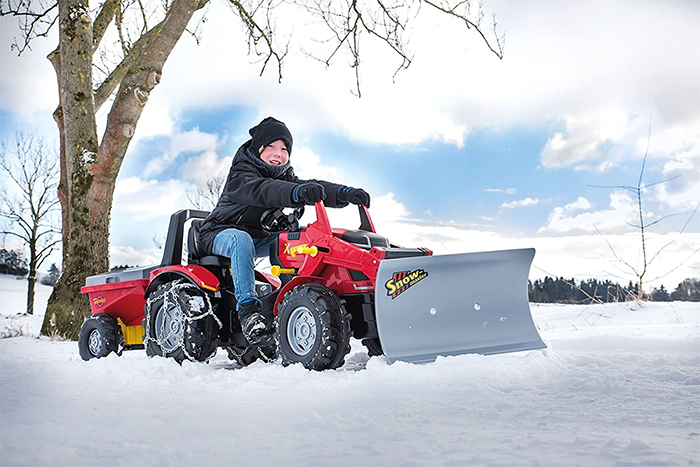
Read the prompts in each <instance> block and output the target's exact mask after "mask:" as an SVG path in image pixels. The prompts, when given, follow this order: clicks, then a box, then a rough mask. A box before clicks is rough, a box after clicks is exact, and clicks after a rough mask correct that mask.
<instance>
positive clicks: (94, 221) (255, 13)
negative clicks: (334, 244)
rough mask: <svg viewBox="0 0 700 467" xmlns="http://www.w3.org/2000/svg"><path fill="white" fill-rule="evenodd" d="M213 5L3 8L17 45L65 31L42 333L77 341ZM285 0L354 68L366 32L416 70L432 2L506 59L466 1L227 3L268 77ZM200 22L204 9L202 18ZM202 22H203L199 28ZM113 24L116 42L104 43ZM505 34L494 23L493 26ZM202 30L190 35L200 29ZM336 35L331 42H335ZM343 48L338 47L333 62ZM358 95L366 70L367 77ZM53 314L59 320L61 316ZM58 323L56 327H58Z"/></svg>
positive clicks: (277, 60) (182, 1)
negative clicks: (133, 150) (417, 44)
mask: <svg viewBox="0 0 700 467" xmlns="http://www.w3.org/2000/svg"><path fill="white" fill-rule="evenodd" d="M208 1H209V0H160V1H156V0H135V1H134V0H103V1H102V3H101V4H100V5H99V7H98V8H97V10H95V11H93V12H91V10H90V6H89V2H88V0H36V1H34V2H29V1H26V0H2V1H1V2H0V15H2V16H7V15H11V16H15V17H18V18H19V20H20V31H21V33H22V35H21V38H20V40H18V41H16V42H15V44H14V47H15V49H16V50H17V51H18V52H20V53H21V52H23V51H25V50H27V48H28V47H29V45H30V43H31V41H32V40H33V39H35V38H37V37H42V36H46V35H47V32H48V30H49V29H50V28H51V27H53V26H54V25H57V26H58V40H59V41H58V44H59V45H58V47H57V48H56V50H54V51H53V52H52V53H51V54H49V57H48V58H49V60H50V61H51V63H52V64H53V66H54V68H55V70H56V77H57V80H58V89H59V106H58V108H57V109H56V111H55V112H54V119H55V120H56V123H57V125H58V129H59V135H60V143H61V145H60V166H61V179H60V185H59V191H58V194H59V199H60V201H61V208H62V222H63V255H64V257H63V258H64V259H63V263H64V267H63V275H62V276H61V279H60V280H59V282H58V284H56V287H55V288H54V292H53V294H52V295H51V298H50V299H49V303H48V305H47V313H46V319H45V320H44V325H43V327H42V333H44V334H58V335H61V336H63V337H67V338H71V339H76V338H77V337H78V332H79V330H80V326H81V324H82V321H83V318H84V317H85V316H88V315H89V314H90V307H89V303H88V300H87V298H85V297H82V296H81V295H80V287H81V286H82V285H83V284H84V283H85V278H86V277H87V276H90V275H93V274H96V273H99V272H104V271H107V269H108V263H109V260H108V257H109V254H108V253H109V251H108V246H109V223H110V211H111V208H112V200H113V194H114V186H115V182H116V179H117V175H118V174H119V170H120V168H121V164H122V161H123V159H124V156H125V155H126V151H127V148H128V147H129V143H130V142H131V139H132V137H133V135H134V131H135V129H136V126H137V124H138V121H139V118H140V117H141V113H142V111H143V108H144V106H145V105H146V103H147V102H148V98H149V95H150V93H151V92H152V91H153V89H154V88H155V86H156V85H157V84H158V83H159V82H160V80H161V76H162V73H163V66H164V65H165V62H166V61H167V59H168V57H169V56H170V53H171V52H172V50H173V48H174V47H175V45H176V44H177V42H178V41H179V40H180V37H181V36H182V34H183V33H184V32H185V31H186V30H187V27H188V25H189V24H190V22H191V19H192V17H193V16H194V15H195V13H196V12H197V11H199V10H201V9H202V8H204V7H205V6H207V4H208ZM283 3H290V4H296V5H301V6H303V7H304V8H305V11H307V12H308V13H310V14H311V15H312V16H315V17H317V18H321V20H322V21H324V22H325V24H326V25H327V26H328V28H329V29H330V31H331V34H330V36H331V37H330V38H324V41H325V43H327V44H331V48H332V49H333V50H339V49H340V48H343V47H346V48H347V50H349V52H350V54H351V56H352V57H353V61H352V66H353V67H354V68H355V70H356V73H358V72H357V70H358V68H359V66H360V42H361V40H362V38H363V37H365V36H368V37H369V38H371V39H374V40H377V41H378V42H380V43H384V44H386V45H387V46H388V47H389V49H390V50H392V51H393V52H395V53H396V54H398V56H399V58H400V60H402V65H401V66H400V68H399V69H404V68H407V67H408V65H409V64H410V59H409V58H410V55H409V54H408V52H406V43H407V39H406V38H404V37H403V34H404V31H405V30H406V26H407V23H408V22H409V20H410V19H411V18H412V17H413V16H415V14H417V13H414V12H417V11H420V8H421V7H422V6H425V7H427V8H431V9H435V10H437V11H440V12H442V13H443V14H445V15H447V16H449V17H451V18H453V19H455V21H461V22H463V23H464V24H465V26H466V28H467V29H471V30H475V31H476V32H477V33H478V34H479V35H480V37H481V38H482V40H484V41H485V42H486V44H487V46H488V47H489V48H490V49H491V50H493V51H494V52H495V53H496V55H497V56H498V57H499V58H500V57H501V56H502V44H503V37H502V36H501V37H499V36H497V35H495V39H494V41H495V44H496V45H495V47H494V46H492V45H491V42H490V41H489V40H487V38H486V34H485V33H484V32H483V31H482V28H481V24H480V23H481V19H482V16H483V15H481V14H480V9H474V11H472V10H471V9H470V5H471V2H470V1H465V0H450V1H447V0H439V1H438V0H433V1H428V0H339V1H331V0H304V1H302V0H296V1H293V0H242V1H235V0H228V4H229V5H230V6H231V9H232V11H233V12H234V14H235V16H237V17H238V19H240V21H241V22H242V26H243V31H244V36H245V38H246V39H247V41H248V45H249V53H250V54H252V55H255V56H257V57H259V59H260V61H261V63H262V70H261V74H262V73H263V72H264V71H265V70H266V69H267V68H268V65H270V64H272V66H274V67H275V71H276V73H277V75H278V77H279V79H280V80H281V79H282V64H283V61H284V58H285V57H286V55H287V51H288V50H289V40H286V41H282V42H283V45H282V46H279V44H278V39H277V30H276V27H275V20H274V13H275V12H276V11H277V10H278V7H280V6H281V5H282V4H283ZM200 19H201V16H200ZM200 24H201V23H200ZM111 25H114V27H113V30H115V32H116V36H117V38H118V39H117V40H116V42H112V43H110V41H106V42H107V43H106V44H104V43H103V38H104V37H105V32H106V31H107V29H108V27H110V26H111ZM493 27H494V30H495V21H494V23H493ZM198 30H199V25H198V26H196V27H195V31H194V32H192V34H194V35H195V36H196V34H197V31H198ZM329 41H330V42H329ZM334 55H335V52H333V53H331V54H330V55H329V56H327V58H326V62H327V63H330V60H331V59H332V58H333V56H334ZM357 77H358V79H357V94H358V95H359V94H360V92H359V89H360V88H359V74H357ZM111 97H113V100H112V101H111V104H110V105H111V108H110V111H109V115H108V117H107V125H106V129H105V132H104V134H103V135H102V137H101V138H100V137H99V136H98V134H97V126H96V123H95V114H96V113H97V111H98V109H100V108H101V107H102V105H104V104H105V103H106V102H108V101H109V99H110V98H111ZM51 318H53V319H51ZM52 323H55V325H54V324H52Z"/></svg>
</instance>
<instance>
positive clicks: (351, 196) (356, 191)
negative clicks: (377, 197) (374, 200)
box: [338, 186, 369, 207]
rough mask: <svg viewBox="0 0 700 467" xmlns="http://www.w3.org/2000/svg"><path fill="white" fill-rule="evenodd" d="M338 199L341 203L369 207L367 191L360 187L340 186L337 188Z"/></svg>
mask: <svg viewBox="0 0 700 467" xmlns="http://www.w3.org/2000/svg"><path fill="white" fill-rule="evenodd" d="M338 201H340V202H341V203H345V202H348V203H352V204H357V205H360V204H364V205H365V206H367V207H369V193H367V192H366V191H365V190H363V189H362V188H353V187H351V186H342V187H340V189H338Z"/></svg>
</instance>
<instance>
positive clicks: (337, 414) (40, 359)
mask: <svg viewBox="0 0 700 467" xmlns="http://www.w3.org/2000/svg"><path fill="white" fill-rule="evenodd" d="M24 287H26V282H24V281H16V280H14V279H13V278H10V277H8V276H0V296H1V297H2V309H1V310H0V320H1V321H0V323H1V324H0V332H2V334H3V336H6V335H16V334H22V336H19V337H12V338H4V339H0V390H1V394H0V465H2V466H14V465H30V466H37V465H52V466H53V465H71V466H73V465H75V466H83V465H85V466H98V465H99V466H110V465H123V466H139V465H144V466H180V465H183V466H218V465H222V466H223V465H241V466H257V465H260V466H306V465H309V466H314V465H317V466H344V465H351V466H383V465H387V466H414V465H415V466H423V465H426V466H428V465H429V466H435V465H451V466H464V465H497V466H515V465H548V466H562V465H584V466H588V465H590V466H608V465H610V466H617V465H619V466H631V465H643V466H649V465H679V466H687V465H700V304H697V303H679V302H674V303H643V304H637V303H626V304H614V305H606V306H599V305H596V306H563V305H547V306H536V305H533V306H532V312H533V316H534V318H535V323H536V324H537V326H538V328H539V330H540V333H541V335H542V337H543V339H544V340H545V342H546V343H547V345H548V346H549V348H548V349H547V350H545V351H532V352H520V353H515V354H507V355H499V356H489V357H483V356H478V355H467V356H461V357H450V358H440V359H438V360H437V361H436V362H435V363H431V364H426V365H410V364H404V363H396V364H394V365H387V363H386V361H385V360H384V358H383V357H375V358H372V359H368V357H367V354H366V353H365V352H364V350H363V348H362V346H361V345H358V344H359V343H358V342H354V343H353V350H352V352H351V355H350V356H349V357H348V358H347V363H346V365H345V367H343V368H341V369H339V370H337V371H327V372H323V373H315V372H309V371H306V370H304V369H303V368H302V367H300V366H294V367H288V368H284V367H282V366H279V365H275V364H267V365H266V364H261V363H256V364H253V365H252V366H250V367H248V368H238V367H237V366H236V365H234V364H232V363H230V362H229V361H228V360H227V359H226V358H224V356H223V355H217V356H216V357H215V358H214V359H213V360H212V361H211V362H210V363H209V364H192V363H188V362H186V363H185V364H184V365H183V366H179V365H177V364H176V363H175V362H174V361H172V360H166V359H160V358H154V359H149V358H147V357H146V355H145V353H144V352H143V351H131V352H124V355H123V356H122V357H117V356H116V355H110V356H109V357H108V358H105V359H101V360H92V361H90V362H84V361H82V360H81V359H80V356H79V355H78V346H77V343H75V342H53V341H51V340H50V339H48V338H44V337H42V338H37V337H36V336H37V334H38V331H39V328H40V326H41V321H42V316H41V315H42V314H43V310H44V308H45V302H46V299H47V298H48V295H49V293H50V290H51V289H50V288H49V287H46V286H42V285H38V293H37V302H38V306H37V308H38V313H37V316H33V317H30V316H26V315H21V314H19V315H18V313H21V311H22V310H23V306H24V300H25V297H24Z"/></svg>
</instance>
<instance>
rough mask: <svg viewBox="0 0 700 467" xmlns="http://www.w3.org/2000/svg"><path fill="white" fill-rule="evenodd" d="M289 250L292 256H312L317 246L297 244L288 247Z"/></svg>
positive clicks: (316, 252)
mask: <svg viewBox="0 0 700 467" xmlns="http://www.w3.org/2000/svg"><path fill="white" fill-rule="evenodd" d="M289 252H290V253H291V254H292V258H294V257H296V255H311V257H312V258H313V257H315V256H316V255H317V254H318V248H317V247H315V246H308V245H298V246H295V247H292V248H290V249H289Z"/></svg>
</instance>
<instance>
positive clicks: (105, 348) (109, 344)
mask: <svg viewBox="0 0 700 467" xmlns="http://www.w3.org/2000/svg"><path fill="white" fill-rule="evenodd" d="M123 346H124V335H123V334H122V327H121V326H120V325H119V322H118V321H117V320H116V319H115V318H114V316H111V315H108V314H106V313H99V314H96V315H92V316H91V317H89V318H88V319H86V320H85V322H84V323H83V325H82V327H81V328H80V334H78V349H79V351H80V357H81V358H82V359H83V360H86V361H87V360H90V359H92V358H102V357H106V356H107V355H109V354H110V353H112V352H114V353H116V354H117V355H121V353H122V352H121V351H122V347H123Z"/></svg>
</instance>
